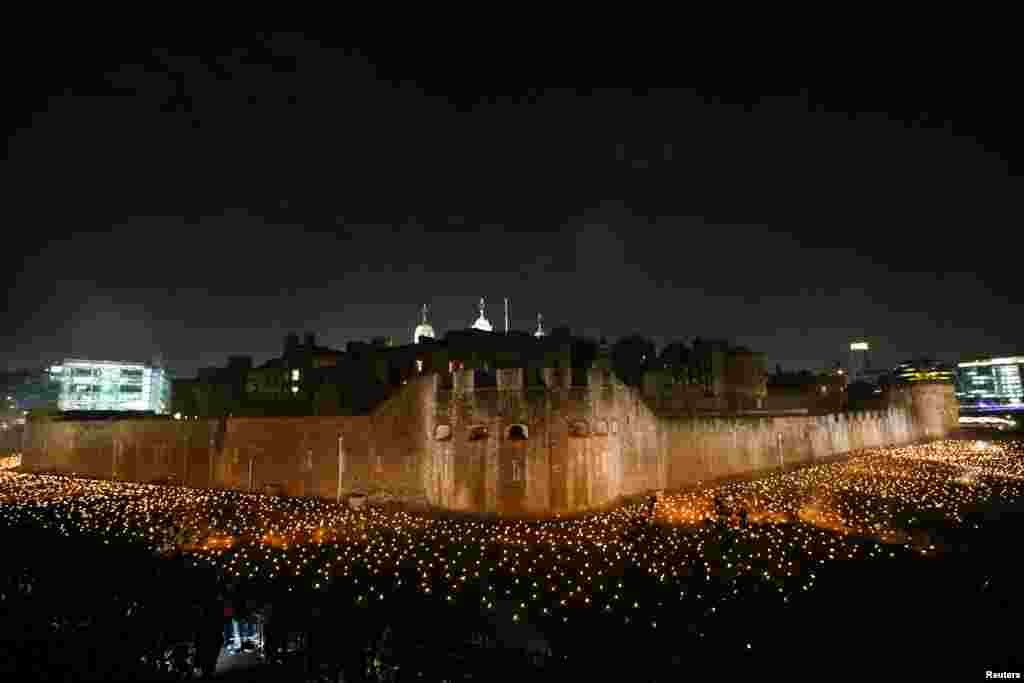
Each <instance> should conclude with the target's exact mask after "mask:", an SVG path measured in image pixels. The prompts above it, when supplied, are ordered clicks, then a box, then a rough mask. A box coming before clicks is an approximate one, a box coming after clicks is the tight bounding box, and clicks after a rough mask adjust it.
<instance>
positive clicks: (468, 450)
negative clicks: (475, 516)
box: [22, 369, 957, 516]
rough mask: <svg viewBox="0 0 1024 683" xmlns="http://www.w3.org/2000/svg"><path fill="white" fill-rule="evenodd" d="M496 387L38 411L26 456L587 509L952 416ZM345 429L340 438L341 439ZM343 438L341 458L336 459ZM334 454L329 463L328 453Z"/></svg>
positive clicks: (59, 463)
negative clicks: (90, 415)
mask: <svg viewBox="0 0 1024 683" xmlns="http://www.w3.org/2000/svg"><path fill="white" fill-rule="evenodd" d="M543 372H544V385H545V386H543V387H534V386H533V385H532V384H531V385H525V386H524V382H523V375H524V371H523V370H522V369H503V370H499V371H498V383H497V386H494V387H487V388H483V387H480V388H477V387H474V386H473V378H474V373H473V372H472V371H460V372H456V373H455V375H454V377H453V378H452V379H453V381H452V383H451V386H450V388H445V385H444V384H443V383H442V381H441V377H440V376H438V375H429V376H424V377H420V378H417V379H413V380H411V381H409V383H408V384H407V385H406V386H404V387H403V388H402V390H401V391H399V392H398V393H397V394H395V395H394V396H392V397H391V398H390V399H389V400H387V401H386V402H385V403H384V404H383V405H382V406H381V407H380V408H379V409H378V410H377V411H376V412H375V413H374V414H373V415H370V416H354V417H297V418H296V417H278V418H229V419H224V420H182V421H177V420H167V419H163V420H160V419H139V420H120V421H100V422H86V421H81V422H50V423H45V422H33V423H30V424H29V425H28V426H27V428H26V432H25V434H24V437H23V442H22V452H23V456H24V457H23V461H24V462H25V464H26V465H28V466H30V467H32V468H34V469H37V470H54V469H55V470H60V471H65V472H77V473H81V474H88V475H92V476H98V477H104V478H117V479H126V480H135V481H150V480H153V479H157V478H162V477H167V476H173V477H175V478H176V479H177V480H178V481H182V482H186V483H188V484H190V485H194V486H204V487H230V488H239V489H248V488H250V486H251V487H252V489H253V490H257V491H261V490H263V488H264V486H265V485H270V484H274V485H277V486H280V487H281V489H282V490H283V492H285V493H288V494H292V495H315V496H321V497H325V498H333V497H334V496H335V495H336V493H337V489H338V476H339V471H340V472H341V488H342V491H343V492H344V493H349V492H352V491H363V492H373V491H374V490H384V491H387V492H390V493H392V494H394V495H396V496H400V497H403V498H407V499H408V498H418V499H420V500H421V501H423V502H429V503H430V504H432V505H435V506H437V507H440V508H444V509H449V510H459V511H466V512H475V513H490V514H499V515H506V516H520V515H523V516H535V515H539V516H546V515H551V514H556V513H573V512H580V511H584V510H588V509H595V508H599V507H601V506H604V505H606V504H608V503H612V502H614V501H615V500H616V499H618V498H619V497H621V496H629V495H633V494H637V493H641V492H645V491H649V490H652V489H660V488H669V489H671V488H674V487H678V486H683V485H685V484H690V483H694V482H698V481H710V480H713V479H717V478H721V477H725V476H730V475H739V474H745V473H753V472H757V471H759V470H768V469H772V468H777V467H778V466H779V464H780V462H785V463H786V464H793V463H797V462H813V461H815V460H820V459H822V458H827V457H829V456H833V455H839V454H842V453H847V452H850V451H855V450H858V449H861V448H870V447H875V446H884V445H894V444H904V443H910V442H913V441H917V440H921V439H930V438H941V437H943V436H945V435H946V434H948V433H949V432H950V431H952V430H953V429H955V428H956V423H957V404H956V401H955V398H954V397H953V388H952V386H950V385H948V384H926V383H919V384H915V385H911V386H906V387H900V388H898V389H896V390H894V391H893V392H892V393H891V394H890V395H889V396H888V401H887V403H886V407H885V408H884V409H882V410H877V411H864V412H859V413H835V414H830V415H821V416H786V417H760V416H759V417H724V418H693V417H661V416H658V415H656V414H655V413H654V412H653V411H652V410H651V409H650V408H649V407H648V405H647V404H646V403H645V402H644V400H643V399H642V397H641V396H640V394H638V393H637V392H635V391H634V390H632V389H630V388H628V387H626V386H624V385H623V384H621V383H620V382H619V381H618V380H617V379H616V378H615V377H614V376H613V375H612V374H611V373H608V372H606V371H604V370H601V369H594V370H591V371H590V373H589V375H588V380H589V382H588V385H587V386H572V384H573V383H572V381H571V378H570V377H569V374H568V373H567V372H564V371H563V372H562V373H561V374H559V371H558V370H555V369H545V370H544V371H543ZM339 437H340V443H339ZM339 446H340V453H341V458H340V459H339ZM339 460H340V462H339Z"/></svg>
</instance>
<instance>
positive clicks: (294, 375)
mask: <svg viewBox="0 0 1024 683" xmlns="http://www.w3.org/2000/svg"><path fill="white" fill-rule="evenodd" d="M292 381H293V382H298V381H299V371H298V370H292Z"/></svg>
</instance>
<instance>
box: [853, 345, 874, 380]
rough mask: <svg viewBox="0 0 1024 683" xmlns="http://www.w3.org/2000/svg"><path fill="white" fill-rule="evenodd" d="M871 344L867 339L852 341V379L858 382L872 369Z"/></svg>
mask: <svg viewBox="0 0 1024 683" xmlns="http://www.w3.org/2000/svg"><path fill="white" fill-rule="evenodd" d="M870 353H871V346H870V345H869V344H868V343H867V342H866V341H855V342H851V343H850V361H849V364H850V367H849V370H850V372H849V375H850V381H851V382H856V381H857V380H859V379H861V377H862V376H863V375H864V374H865V373H867V372H868V371H869V370H870V369H871V356H870Z"/></svg>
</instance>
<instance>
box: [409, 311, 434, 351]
mask: <svg viewBox="0 0 1024 683" xmlns="http://www.w3.org/2000/svg"><path fill="white" fill-rule="evenodd" d="M422 313H423V320H422V321H421V322H420V324H419V325H417V326H416V329H415V331H413V333H412V343H413V344H419V343H420V338H421V337H430V338H431V339H434V338H435V335H434V328H433V327H432V326H431V325H430V323H429V322H427V305H426V304H423V309H422Z"/></svg>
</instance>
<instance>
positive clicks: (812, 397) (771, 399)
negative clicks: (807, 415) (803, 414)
mask: <svg viewBox="0 0 1024 683" xmlns="http://www.w3.org/2000/svg"><path fill="white" fill-rule="evenodd" d="M849 387H850V381H849V375H848V374H847V373H845V372H843V371H842V370H841V369H835V370H832V371H828V372H812V371H810V370H803V371H801V372H781V371H778V372H776V373H775V374H773V375H771V376H770V377H769V378H768V388H767V393H768V396H767V399H766V400H765V408H767V409H768V410H797V409H806V410H811V411H815V412H820V411H826V412H827V411H837V410H845V409H846V408H847V406H848V404H849V393H848V390H849Z"/></svg>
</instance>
